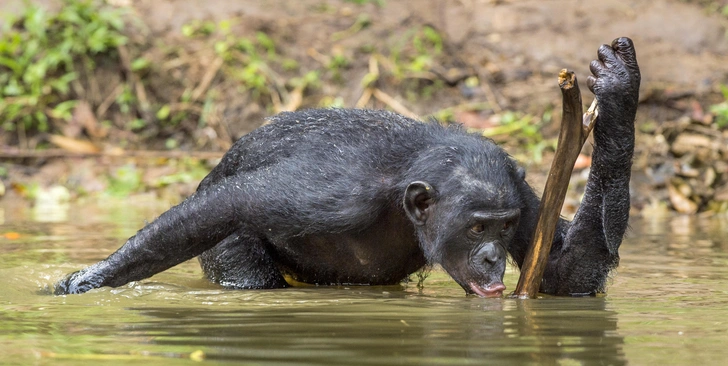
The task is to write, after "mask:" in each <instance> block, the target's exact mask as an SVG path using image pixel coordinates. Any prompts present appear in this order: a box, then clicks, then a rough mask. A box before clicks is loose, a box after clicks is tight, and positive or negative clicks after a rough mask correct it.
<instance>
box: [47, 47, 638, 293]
mask: <svg viewBox="0 0 728 366" xmlns="http://www.w3.org/2000/svg"><path fill="white" fill-rule="evenodd" d="M591 71H592V73H593V74H594V76H593V77H589V80H588V83H587V84H588V86H589V88H590V89H591V90H592V91H593V92H594V93H595V94H596V97H597V99H598V101H599V109H600V114H599V118H598V120H597V121H596V127H595V129H594V139H595V146H594V154H593V163H592V170H591V173H590V176H589V180H588V182H587V187H586V193H585V196H584V200H583V203H582V205H581V207H580V208H579V211H578V212H577V214H576V217H575V218H574V221H573V222H571V223H570V222H567V221H565V220H561V221H560V223H559V226H558V228H557V230H556V234H555V237H554V243H553V246H552V251H551V256H550V258H549V264H548V265H547V268H546V271H545V274H544V279H543V282H542V285H541V290H542V291H543V292H546V293H551V294H559V295H567V294H591V293H596V292H601V291H604V290H605V281H606V278H607V275H608V273H609V271H610V270H611V269H612V268H614V267H615V266H616V265H617V264H618V261H619V255H618V251H617V250H618V248H619V245H620V243H621V240H622V236H623V234H624V232H625V230H626V227H627V218H628V213H629V187H628V186H629V178H630V169H631V159H632V153H633V150H634V118H635V113H636V109H637V100H638V92H639V83H640V73H639V68H638V66H637V61H636V57H635V53H634V47H633V45H632V42H631V41H630V40H629V39H627V38H620V39H617V40H615V41H614V42H613V43H612V45H611V46H608V45H604V46H602V47H601V48H600V49H599V51H598V60H595V61H593V62H592V64H591ZM538 206H539V200H538V198H537V197H536V195H535V194H534V193H533V191H532V190H531V188H530V187H529V186H528V184H527V183H526V181H525V180H524V176H523V174H522V172H521V171H520V170H519V168H518V167H517V166H516V164H515V162H514V161H513V159H511V158H510V157H509V156H508V154H506V153H505V152H504V151H503V150H502V149H501V148H500V147H498V146H496V145H495V144H494V143H493V142H492V141H490V140H487V139H484V138H481V137H479V136H477V135H473V134H468V133H466V132H465V131H463V130H462V129H461V128H459V127H456V126H449V127H444V126H441V125H439V124H436V123H422V122H418V121H415V120H411V119H408V118H406V117H403V116H400V115H397V114H394V113H390V112H385V111H367V110H343V109H326V110H309V111H302V112H291V113H281V114H279V115H277V116H275V117H272V118H271V119H270V124H268V125H266V126H263V127H261V128H259V129H257V130H255V131H253V132H251V133H250V134H248V135H246V136H243V137H242V138H241V139H240V140H238V141H237V142H236V143H235V145H234V146H233V147H232V148H231V149H230V150H229V151H228V152H227V153H226V154H225V156H224V157H223V159H222V161H221V162H220V164H219V165H218V166H217V167H216V168H215V169H213V170H212V172H210V174H209V175H208V176H207V177H206V178H205V179H204V180H203V181H202V182H201V183H200V186H199V187H198V189H197V192H195V194H193V195H192V196H190V197H189V198H188V199H186V200H185V201H184V202H182V203H181V204H179V205H177V206H175V207H172V208H171V209H170V210H169V211H167V212H165V213H163V214H162V215H161V216H160V217H159V218H157V219H156V220H155V221H153V222H152V223H150V224H148V225H147V226H145V227H144V228H143V229H141V230H140V231H139V232H138V233H137V234H136V235H134V236H133V237H131V238H130V239H129V240H128V241H127V242H126V244H124V246H122V247H121V248H120V249H119V250H118V251H116V252H115V253H113V254H112V255H110V256H109V257H108V258H107V259H105V260H102V261H100V262H98V263H96V264H94V265H92V266H90V267H88V268H86V269H83V270H81V271H78V272H75V273H72V274H70V275H69V276H67V277H66V278H65V279H63V280H62V281H60V282H59V283H58V284H57V285H56V287H55V293H56V294H73V293H83V292H86V291H88V290H90V289H93V288H97V287H102V286H121V285H123V284H125V283H128V282H130V281H135V280H141V279H144V278H147V277H150V276H152V275H154V274H155V273H158V272H161V271H164V270H166V269H168V268H170V267H172V266H174V265H177V264H179V263H181V262H183V261H185V260H188V259H190V258H193V257H195V256H198V255H199V256H200V257H199V258H200V262H201V265H202V268H203V270H204V272H205V274H206V276H207V277H208V278H209V279H210V280H211V281H213V282H216V283H219V284H221V285H223V286H225V287H229V288H281V287H286V286H287V283H286V281H285V280H284V274H288V275H290V276H292V277H293V278H295V279H296V280H298V281H302V282H306V283H313V284H325V285H329V284H370V285H384V284H396V283H398V282H399V281H401V280H402V279H404V278H405V277H406V276H407V275H409V274H411V273H412V272H414V271H416V270H417V269H419V268H420V267H422V266H424V265H425V264H427V263H432V264H435V263H437V264H440V265H441V266H442V267H443V268H444V269H445V270H446V271H447V272H448V273H449V274H450V275H451V276H452V278H453V279H454V280H455V281H457V283H458V284H460V286H462V287H463V288H464V289H465V291H466V292H468V293H476V294H478V295H480V296H486V297H491V296H501V295H502V292H503V290H504V289H505V286H504V285H503V283H502V278H503V273H504V270H505V263H506V259H507V254H510V256H511V257H512V258H513V260H514V261H515V262H516V263H517V264H518V265H519V266H520V265H521V264H522V262H523V259H524V256H525V253H526V251H527V247H528V245H529V241H530V239H531V236H532V234H533V229H534V226H535V223H536V219H537V217H536V216H537V212H538Z"/></svg>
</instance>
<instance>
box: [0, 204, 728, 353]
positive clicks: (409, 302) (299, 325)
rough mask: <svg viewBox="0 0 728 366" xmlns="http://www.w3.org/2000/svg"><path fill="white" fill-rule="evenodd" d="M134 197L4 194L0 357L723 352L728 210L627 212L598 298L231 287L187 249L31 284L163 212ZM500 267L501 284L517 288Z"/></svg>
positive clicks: (104, 251)
mask: <svg viewBox="0 0 728 366" xmlns="http://www.w3.org/2000/svg"><path fill="white" fill-rule="evenodd" d="M164 208H165V207H163V206H161V205H158V204H157V205H143V204H139V203H138V202H122V203H115V204H108V203H104V204H84V205H78V206H73V207H61V208H60V211H59V212H38V211H37V210H32V209H30V208H27V207H24V206H9V205H7V204H5V205H3V204H2V202H0V278H2V281H1V282H0V354H2V355H3V356H2V363H4V364H51V363H52V364H69V365H73V364H78V363H80V362H93V363H108V364H138V363H140V362H144V363H151V362H153V363H154V364H155V365H157V364H159V365H164V364H176V363H185V364H189V363H193V362H195V361H200V362H207V363H227V362H243V363H246V364H255V365H269V364H287V365H321V364H329V365H344V364H357V365H423V364H446V365H469V364H477V365H481V364H504V363H506V362H514V363H520V364H539V365H540V364H567V365H568V364H605V365H609V364H612V365H614V364H616V365H620V364H627V363H631V364H660V363H662V364H703V365H711V364H716V365H719V364H723V362H724V360H726V359H728V346H727V345H728V220H727V219H725V218H716V217H713V218H705V217H703V218H695V217H670V218H662V219H654V220H644V219H638V218H634V219H632V221H631V225H632V231H631V233H630V234H629V236H628V238H627V239H626V241H625V242H624V244H623V246H622V250H621V253H622V262H621V266H620V268H619V270H618V272H617V273H616V274H615V276H614V278H613V280H612V284H611V286H610V288H609V293H608V295H607V296H603V297H591V298H554V297H547V298H541V299H536V300H513V299H481V298H477V297H472V296H465V295H464V291H463V290H462V289H461V288H460V287H459V286H457V284H455V283H454V282H453V281H452V280H450V279H449V278H448V277H447V275H445V274H443V273H433V274H431V275H430V277H429V278H428V279H427V280H426V281H425V286H424V288H423V289H421V290H420V289H418V288H417V286H415V285H414V283H412V284H410V285H403V286H393V287H337V288H331V287H328V288H324V287H299V288H292V289H282V290H268V291H229V290H223V289H220V288H218V287H216V286H214V285H211V284H209V283H207V282H206V281H204V280H202V278H201V277H202V276H201V271H200V270H199V267H198V265H197V263H196V261H190V262H187V263H184V264H182V265H180V266H177V267H175V268H173V269H171V270H169V271H167V272H164V273H162V274H159V275H157V276H155V277H153V278H151V279H149V280H145V281H141V282H136V283H133V284H130V285H128V286H124V287H121V288H117V289H110V288H103V289H98V290H93V291H91V292H89V293H87V294H84V295H74V296H50V295H44V294H42V291H43V290H44V289H45V288H46V287H47V286H48V285H50V284H52V283H53V282H55V281H56V280H58V279H59V278H61V277H62V276H63V275H64V274H65V273H68V272H71V271H73V270H76V269H80V268H82V267H84V266H85V265H88V264H91V263H93V262H95V261H97V260H100V259H103V258H105V257H106V256H107V255H108V254H110V253H111V252H112V251H114V250H115V249H116V248H118V247H119V246H120V245H121V244H122V243H123V242H124V241H125V239H126V238H128V237H129V236H130V235H133V234H134V233H135V232H136V230H138V229H139V228H140V227H141V226H142V225H143V224H144V220H151V219H153V218H154V217H155V216H156V215H158V214H159V213H160V212H162V211H163V210H164ZM517 275H518V274H517V272H516V271H514V270H509V271H508V272H507V277H506V285H507V286H508V288H509V290H512V289H513V288H514V287H515V283H516V281H517Z"/></svg>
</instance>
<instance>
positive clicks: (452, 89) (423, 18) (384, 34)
mask: <svg viewBox="0 0 728 366" xmlns="http://www.w3.org/2000/svg"><path fill="white" fill-rule="evenodd" d="M361 2H363V3H364V4H361V5H360V4H358V3H361ZM39 3H42V4H43V5H44V6H48V7H50V8H53V7H54V5H57V4H56V3H55V2H53V1H41V2H39ZM109 3H111V4H114V5H115V6H119V7H122V8H126V9H128V10H129V11H130V12H131V13H132V15H133V17H134V18H136V19H139V20H140V21H137V22H135V24H136V26H135V29H134V30H133V32H134V33H135V34H134V37H133V38H134V39H135V40H136V41H137V42H142V43H143V42H147V43H148V44H149V45H152V46H151V47H148V48H146V49H145V50H144V52H146V53H145V54H146V55H147V56H149V57H151V58H154V57H155V55H157V57H162V56H159V52H161V51H160V50H158V49H155V47H154V46H153V45H154V44H156V43H158V42H160V40H164V42H165V43H166V44H177V45H179V46H180V47H182V49H185V50H187V54H188V55H191V56H190V57H194V58H195V60H196V62H197V63H198V64H199V65H197V66H196V68H195V67H192V66H190V67H189V68H187V69H186V71H185V72H184V73H183V74H181V76H180V75H177V76H175V75H174V70H172V71H171V73H170V77H171V78H177V79H178V80H177V81H176V82H178V83H182V84H184V83H188V85H193V86H194V85H198V84H199V83H200V80H201V79H202V78H204V71H205V70H208V69H209V65H210V64H211V63H213V62H214V59H213V57H211V56H210V55H209V54H206V53H204V52H200V49H199V48H198V47H199V45H196V44H195V43H194V42H191V41H190V40H189V38H186V37H184V36H183V35H182V33H181V29H182V27H183V25H185V24H189V23H190V22H192V21H193V20H204V21H215V22H217V21H220V20H225V19H231V18H234V19H237V20H239V21H237V22H236V23H235V25H234V29H233V32H234V33H235V34H237V35H242V36H249V35H252V34H255V32H257V31H264V32H265V33H266V34H268V35H269V36H270V37H271V38H272V39H273V40H275V42H276V48H277V50H278V51H279V52H280V53H281V54H282V55H283V56H285V57H288V58H291V59H295V60H296V61H298V62H299V63H300V70H311V69H314V68H317V67H321V64H322V63H325V62H326V60H328V58H330V57H331V55H339V54H340V55H343V56H344V57H345V58H346V59H347V60H349V62H348V64H347V65H346V67H345V68H343V70H342V73H341V75H339V77H337V78H335V80H334V78H332V77H325V78H324V80H323V81H324V82H323V84H322V86H321V87H320V88H319V89H317V90H315V91H311V92H308V93H306V95H304V97H303V100H302V101H301V102H300V104H299V105H298V106H297V107H299V108H305V107H313V106H317V105H320V101H321V100H322V99H324V98H336V97H338V98H341V99H340V100H341V105H343V106H346V107H353V106H357V103H358V102H360V101H361V100H362V96H363V94H364V93H365V92H366V91H365V87H364V86H363V85H362V79H363V78H364V77H365V76H366V75H367V73H368V72H370V71H371V69H370V67H371V65H370V63H371V61H370V56H369V55H370V51H368V52H364V51H362V50H363V49H364V48H365V47H367V48H373V49H375V50H382V49H392V48H393V47H396V45H397V42H400V41H401V35H402V34H404V33H406V32H408V30H410V29H413V28H416V27H421V26H423V25H427V26H431V27H432V28H434V29H436V30H437V31H439V32H440V34H441V35H442V36H443V41H444V42H443V55H442V57H439V58H438V59H437V64H436V65H435V66H433V67H432V69H431V70H430V73H429V74H428V75H432V74H434V75H436V76H437V77H439V78H441V79H442V80H444V82H445V84H446V87H445V88H442V89H440V90H437V91H435V92H434V93H433V94H432V95H431V96H428V97H423V98H418V97H413V96H412V95H409V94H407V93H406V91H405V89H406V88H405V87H404V86H403V85H401V84H397V83H381V84H380V85H379V87H380V89H381V90H382V91H383V92H385V93H387V94H388V95H389V96H392V97H393V98H394V99H395V100H396V101H397V102H399V104H401V105H402V106H403V107H404V108H405V109H406V110H408V111H411V112H412V113H413V114H416V115H420V116H426V115H430V114H433V113H436V112H438V111H441V110H443V109H445V108H448V107H453V106H458V105H463V104H466V103H477V102H483V103H487V104H488V106H489V108H486V109H484V110H478V111H477V112H473V113H457V114H456V116H455V117H457V118H459V119H463V121H462V122H464V123H466V124H468V125H471V126H474V127H479V124H480V123H487V121H488V119H489V117H490V116H492V115H494V114H495V115H497V114H499V113H501V112H503V111H511V110H513V111H522V112H525V113H530V114H533V115H538V116H540V115H543V113H544V111H547V110H550V109H558V106H560V93H559V91H558V87H557V85H556V75H557V74H558V71H559V70H560V69H562V68H569V69H572V70H575V71H576V74H577V76H578V77H579V78H580V80H582V86H583V89H582V90H583V91H585V92H586V93H588V90H587V89H586V87H585V86H584V84H583V82H584V81H585V80H586V76H587V75H588V74H589V71H588V65H589V62H590V61H591V60H592V59H593V58H594V57H595V55H596V50H597V48H598V47H599V45H601V44H602V43H609V42H610V41H611V40H612V39H614V38H616V37H620V36H628V37H630V38H632V39H633V40H634V43H635V45H636V49H637V54H638V61H639V63H640V67H641V70H642V87H641V105H640V110H639V116H638V125H639V126H649V127H648V128H639V130H640V133H639V135H638V151H637V154H636V158H635V180H634V182H635V183H634V187H635V193H636V194H635V198H634V201H635V202H634V203H635V206H636V207H637V208H638V210H642V209H646V208H654V206H655V205H659V202H665V201H667V200H668V199H669V200H671V205H669V206H670V207H671V208H673V209H676V210H678V211H681V212H691V211H692V212H695V211H698V210H701V211H702V210H705V209H706V208H707V207H708V206H707V205H708V203H707V202H708V201H712V200H713V199H714V198H715V197H718V198H722V197H723V196H720V194H722V193H721V192H722V191H725V196H726V197H725V199H726V200H728V188H726V187H728V184H726V179H727V177H726V176H727V175H728V170H726V167H725V165H724V164H721V163H720V162H719V161H720V160H722V159H723V158H725V157H726V155H725V151H724V150H721V149H722V148H721V147H720V146H718V147H715V146H714V145H722V146H725V145H726V144H725V140H726V138H728V134H727V133H725V131H723V130H722V129H720V128H718V127H715V126H714V125H711V121H710V120H706V118H704V117H705V115H707V114H709V113H708V110H709V107H710V106H711V105H713V104H716V103H719V102H721V101H723V97H722V96H721V94H720V86H721V85H723V84H728V66H726V65H728V62H727V61H728V33H727V32H728V28H727V27H726V25H728V17H726V16H724V15H721V14H720V11H716V9H720V8H722V7H723V6H725V5H728V1H677V0H655V1H627V0H602V1H599V2H591V1H590V2H585V1H575V0H571V1H565V0H564V1H560V0H554V1H541V0H523V1H505V0H504V1H499V0H421V1H396V0H384V1H381V2H377V1H359V2H356V1H343V0H299V1H286V0H268V1H258V0H239V1H229V0H206V1H185V0H113V1H112V0H109ZM21 7H22V1H20V0H10V1H7V0H6V1H4V2H3V3H2V4H0V13H6V12H8V13H9V12H17V11H19V9H20V8H21ZM363 16H366V18H365V19H366V21H367V26H365V27H362V28H361V29H357V30H356V31H350V30H351V29H352V28H353V27H354V26H355V25H356V24H357V22H358V21H359V20H361V19H363V18H362V17H363ZM140 40H141V41H140ZM194 69H198V71H196V72H193V71H194ZM471 76H475V77H477V78H478V80H479V81H480V84H479V85H478V87H476V88H472V87H469V86H467V85H466V80H468V78H469V77H471ZM219 79H220V76H218V77H217V78H216V79H215V81H214V82H213V84H212V87H216V86H218V85H219V86H220V88H221V90H223V89H224V88H223V87H222V86H223V85H224V81H222V80H219ZM179 80H182V81H179ZM161 82H163V83H165V82H167V81H166V80H164V79H163V80H161ZM170 83H171V82H170ZM150 90H151V91H152V92H151V94H152V97H151V98H154V93H155V90H156V93H157V94H159V95H163V94H165V93H171V92H170V91H168V90H167V89H165V88H164V87H159V88H157V89H155V87H154V86H153V85H152V86H150ZM102 92H103V93H102V94H104V93H105V91H104V90H103V86H102ZM223 93H227V94H226V95H227V96H228V98H229V99H228V106H227V108H226V109H225V110H223V111H222V112H220V114H221V117H220V125H224V126H225V128H224V129H213V131H208V134H212V135H214V136H215V138H211V139H210V141H211V142H209V143H204V144H199V143H198V144H191V145H185V144H184V143H183V144H181V147H182V148H185V149H191V150H207V151H222V150H224V148H225V147H227V146H229V143H230V141H232V140H233V139H235V138H237V137H239V136H241V135H243V134H245V133H247V132H249V131H250V130H252V129H254V128H255V127H257V126H259V125H260V124H261V123H263V118H264V117H265V116H266V115H269V114H270V113H271V111H270V110H268V109H266V108H265V107H261V106H260V105H257V104H256V103H252V101H251V100H250V99H246V98H244V97H240V96H238V95H237V94H236V93H235V91H230V90H225V91H224V92H223ZM98 98H100V99H103V98H102V97H98ZM591 99H592V98H591V96H590V95H587V94H585V95H584V100H585V102H587V103H588V102H589V101H591ZM90 100H91V99H90ZM91 102H92V104H93V103H99V102H98V101H95V102H94V101H93V100H91ZM364 106H365V107H371V108H385V107H391V105H389V104H388V103H384V102H382V101H381V100H378V99H375V98H373V99H371V101H368V102H367V103H366V104H364ZM555 107H556V108H555ZM465 112H470V111H465ZM686 118H687V119H688V120H687V121H685V119H686ZM483 121H486V122H483ZM694 125H699V126H702V127H700V128H703V127H704V129H709V130H710V131H708V132H705V131H703V132H702V133H697V134H698V135H700V136H709V138H710V139H711V140H710V141H708V142H707V144H708V145H710V146H714V147H713V150H715V151H712V155H711V154H708V155H709V157H706V158H703V159H695V158H694V157H693V158H692V160H690V161H688V162H687V163H686V160H685V159H686V158H685V156H686V155H690V156H692V155H695V154H692V152H690V151H688V152H685V151H683V152H682V153H681V152H676V151H675V148H674V146H673V142H675V141H676V140H677V136H678V135H680V134H682V133H683V132H685V131H688V132H690V131H693V130H695V129H699V128H698V127H694ZM691 126H692V127H691ZM557 129H558V118H555V121H554V122H553V123H551V124H550V125H547V126H545V127H544V128H543V129H542V132H543V133H544V134H545V135H550V136H554V135H555V134H556V131H557ZM223 130H224V133H223V132H221V131H223ZM701 131H702V130H701ZM225 133H227V134H229V136H227V137H225V136H221V135H224V134H225ZM168 136H174V132H169V134H168V135H165V137H164V138H166V137H168ZM223 137H225V138H223ZM225 139H227V141H226V142H220V141H221V140H225ZM663 140H664V141H663ZM6 141H9V140H6ZM215 141H217V142H215ZM105 143H108V144H114V143H115V142H114V141H113V139H112V140H110V141H107V142H105ZM145 144H146V145H145ZM711 144H712V145H711ZM137 147H139V148H149V147H151V148H157V147H158V146H157V145H155V143H154V142H153V141H145V142H143V143H140V145H137ZM585 152H587V153H588V148H587V150H585ZM691 154H692V155H691ZM8 162H12V164H13V165H12V168H10V169H9V170H10V171H11V172H14V171H18V168H17V166H18V165H16V164H20V165H22V166H24V167H25V168H24V170H23V171H24V172H25V173H24V174H22V175H23V177H24V178H13V177H12V176H11V177H9V178H5V179H3V180H4V181H5V185H6V186H10V183H9V182H10V181H11V180H13V179H17V180H19V181H22V180H28V179H33V178H28V177H33V176H34V174H38V173H39V172H41V171H44V170H43V166H47V165H48V164H50V165H51V166H53V165H54V164H55V165H57V166H61V167H60V168H59V167H54V168H53V169H50V168H47V167H46V168H45V171H54V172H55V171H59V170H60V171H63V170H64V169H73V168H72V167H70V166H69V165H76V164H75V163H68V160H66V161H65V162H63V161H62V159H61V162H58V161H55V162H54V160H53V159H51V160H42V161H38V160H33V159H9V160H8ZM548 163H549V162H548V157H546V158H545V160H544V162H543V163H541V164H538V165H532V166H529V172H532V173H531V175H530V176H531V177H532V179H531V181H532V182H533V185H534V186H535V187H536V188H537V189H539V187H541V186H542V184H543V176H544V175H543V173H544V172H545V171H546V170H547V168H548ZM685 164H687V165H689V166H690V168H691V169H693V170H695V169H697V170H698V173H695V174H693V173H692V170H691V171H690V172H688V169H683V168H681V167H682V166H685ZM29 166H30V167H32V168H28V167H29ZM665 167H668V168H665ZM706 167H707V168H708V169H712V171H713V172H714V174H713V175H715V176H716V177H714V178H713V180H711V181H710V182H708V183H709V184H703V186H700V184H698V183H696V182H697V181H700V182H704V181H705V180H706V179H707V178H705V177H704V175H705V173H704V169H705V168H706ZM701 169H702V170H701ZM686 172H687V173H686ZM688 173H689V174H688ZM48 174H59V173H58V172H55V173H48ZM696 174H697V175H696ZM578 175H579V172H577V173H576V176H578ZM18 176H20V175H19V174H16V175H15V177H18ZM35 176H36V178H37V179H40V180H41V181H43V182H44V183H43V184H54V183H58V182H59V179H62V178H59V177H58V176H56V175H51V176H49V177H42V176H40V177H39V176H38V175H35ZM66 176H68V174H66ZM38 177H39V178H38ZM675 177H677V179H680V182H675V181H674V179H673V178H675ZM63 179H67V178H63ZM578 179H579V178H577V180H578ZM690 179H693V180H694V181H691V180H690ZM60 183H61V184H63V182H60ZM681 184H682V185H681ZM701 184H702V183H701ZM576 185H578V183H576ZM684 185H687V186H688V188H687V189H684V187H683V186H684ZM698 186H700V187H698ZM671 187H672V188H671ZM706 190H707V191H706ZM721 190H722V191H721ZM9 191H11V190H8V192H9ZM675 192H677V193H675ZM675 197H678V198H677V200H678V202H676V201H674V199H675ZM680 199H684V200H687V201H691V202H693V205H694V206H691V205H689V204H688V206H689V207H687V209H685V210H680V209H677V207H678V206H680V202H679V200H680ZM575 200H578V198H575ZM572 201H573V200H572ZM567 202H568V201H567Z"/></svg>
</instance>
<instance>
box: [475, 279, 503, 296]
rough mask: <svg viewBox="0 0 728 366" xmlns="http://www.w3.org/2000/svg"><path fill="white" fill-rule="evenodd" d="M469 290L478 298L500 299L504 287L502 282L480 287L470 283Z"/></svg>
mask: <svg viewBox="0 0 728 366" xmlns="http://www.w3.org/2000/svg"><path fill="white" fill-rule="evenodd" d="M469 285H470V289H471V290H473V292H474V293H475V294H477V295H478V296H480V297H501V296H503V291H504V290H505V289H506V286H505V285H504V284H503V283H502V282H493V283H490V284H488V285H486V286H485V287H482V286H480V285H478V284H476V283H475V282H470V283H469Z"/></svg>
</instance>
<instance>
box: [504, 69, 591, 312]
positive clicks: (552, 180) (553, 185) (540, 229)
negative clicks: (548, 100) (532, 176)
mask: <svg viewBox="0 0 728 366" xmlns="http://www.w3.org/2000/svg"><path fill="white" fill-rule="evenodd" d="M559 88H561V97H562V103H563V106H562V108H563V113H562V119H561V130H560V132H559V142H558V147H557V148H556V152H555V154H554V160H553V162H552V163H551V170H550V171H549V175H548V178H547V179H546V186H545V187H544V192H543V197H542V198H541V206H540V207H539V210H538V222H537V223H536V229H535V231H534V235H533V239H532V241H531V247H530V248H529V251H528V253H527V254H526V259H525V260H524V262H523V265H522V266H521V277H520V278H519V279H518V285H517V286H516V291H515V292H514V293H513V295H512V296H513V297H518V298H521V299H527V298H534V297H536V294H538V289H539V287H540V285H541V279H542V278H543V272H544V269H545V268H546V263H547V261H548V257H549V252H550V251H551V244H552V242H553V240H554V232H555V231H556V224H557V223H558V222H559V215H560V213H561V207H562V206H563V205H564V197H565V196H566V191H567V190H568V188H569V178H570V177H571V172H572V170H573V169H574V163H575V162H576V158H577V157H578V156H579V153H580V152H581V148H582V146H583V145H584V142H585V141H586V139H587V137H589V133H590V132H591V130H592V129H593V128H594V121H595V120H596V117H597V115H598V110H597V101H596V99H595V100H594V101H593V102H592V105H591V107H589V110H588V111H587V113H584V114H583V115H582V111H583V107H582V103H581V92H580V91H579V85H578V84H577V81H576V75H575V74H574V73H573V72H572V71H568V70H566V69H563V70H561V72H560V73H559ZM580 116H581V117H582V118H579V117H580Z"/></svg>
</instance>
